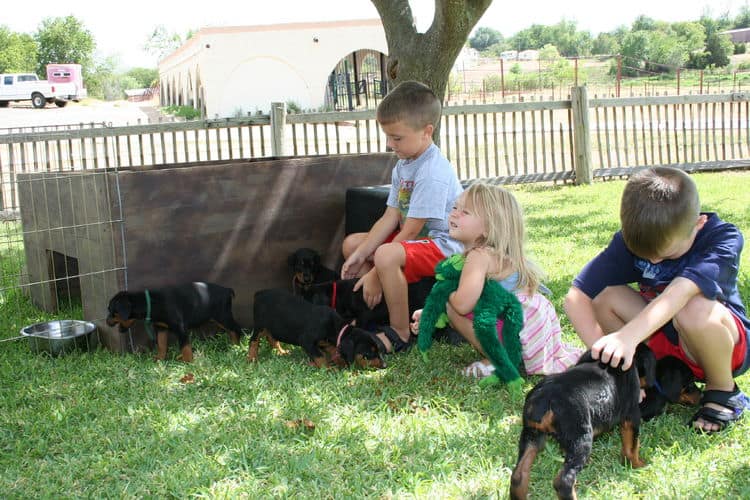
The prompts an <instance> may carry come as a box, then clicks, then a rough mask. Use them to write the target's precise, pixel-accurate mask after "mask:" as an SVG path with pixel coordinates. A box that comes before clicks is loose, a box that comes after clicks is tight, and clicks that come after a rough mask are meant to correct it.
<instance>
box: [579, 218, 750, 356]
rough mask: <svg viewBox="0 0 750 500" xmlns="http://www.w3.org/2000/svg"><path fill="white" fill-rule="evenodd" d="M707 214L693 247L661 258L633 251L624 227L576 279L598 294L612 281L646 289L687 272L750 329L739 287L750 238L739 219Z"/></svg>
mask: <svg viewBox="0 0 750 500" xmlns="http://www.w3.org/2000/svg"><path fill="white" fill-rule="evenodd" d="M705 215H707V216H708V219H707V221H706V224H705V225H704V226H703V228H702V229H701V230H700V231H698V234H697V235H696V237H695V241H694V242H693V246H691V247H690V249H689V250H688V251H687V253H685V255H683V256H682V257H680V258H678V259H670V260H664V261H662V262H659V263H658V264H652V263H651V262H649V261H648V260H645V259H642V258H640V257H638V256H637V255H635V254H633V253H631V252H630V250H628V249H627V247H626V246H625V241H624V240H623V238H622V232H621V231H618V232H617V233H615V235H614V237H613V238H612V241H611V242H610V243H609V246H608V247H607V248H606V249H604V251H603V252H601V253H600V254H599V255H597V256H596V257H594V259H593V260H592V261H591V262H589V263H588V264H586V266H585V267H584V268H583V270H582V271H581V272H580V273H579V274H578V276H576V278H575V279H574V280H573V285H574V286H575V287H577V288H578V289H580V290H581V291H582V292H583V293H585V294H586V295H587V296H588V297H590V298H594V297H596V296H597V295H598V294H599V292H601V291H602V290H604V288H606V287H608V286H615V285H627V284H630V283H637V284H638V286H639V287H640V289H641V291H644V292H655V293H660V292H661V291H663V290H664V288H666V287H667V285H669V284H670V283H671V282H672V280H674V279H675V278H677V277H683V278H687V279H689V280H690V281H692V282H693V283H695V284H696V285H697V286H698V288H700V291H701V293H703V295H704V296H705V297H706V298H708V299H709V300H716V301H718V302H720V303H722V304H724V305H725V306H726V307H727V308H728V309H729V310H730V311H732V313H734V314H735V315H736V316H737V317H738V318H740V320H741V321H742V322H743V323H744V325H745V329H746V330H747V331H750V320H748V318H747V314H746V312H745V306H744V304H743V303H742V298H741V297H740V293H739V290H738V288H737V273H738V272H739V266H740V254H741V253H742V247H743V244H744V238H743V237H742V233H741V232H740V230H739V229H738V228H737V226H735V225H734V224H730V223H729V222H724V221H722V220H721V219H720V218H719V216H718V215H716V214H715V213H705ZM670 340H672V341H673V342H676V339H670Z"/></svg>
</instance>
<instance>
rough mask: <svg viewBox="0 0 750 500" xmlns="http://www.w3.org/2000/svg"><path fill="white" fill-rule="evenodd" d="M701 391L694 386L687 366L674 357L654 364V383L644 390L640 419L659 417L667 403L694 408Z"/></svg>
mask: <svg viewBox="0 0 750 500" xmlns="http://www.w3.org/2000/svg"><path fill="white" fill-rule="evenodd" d="M700 400H701V391H700V389H698V386H697V385H695V375H693V372H692V370H690V368H688V366H687V365H686V364H685V363H683V362H682V361H680V360H679V359H677V358H675V357H674V356H665V357H663V358H661V359H660V360H658V361H657V362H656V382H655V383H654V385H653V387H649V388H648V389H646V397H645V398H643V401H641V404H640V407H641V418H642V419H643V420H651V419H652V418H654V417H656V416H658V415H661V414H662V413H664V410H665V409H666V406H667V403H679V404H683V405H691V406H695V405H697V404H698V403H700Z"/></svg>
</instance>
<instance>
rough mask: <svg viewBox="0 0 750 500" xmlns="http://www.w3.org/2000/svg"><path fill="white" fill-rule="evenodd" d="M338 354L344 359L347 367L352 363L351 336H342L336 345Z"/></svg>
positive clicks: (352, 342) (352, 341)
mask: <svg viewBox="0 0 750 500" xmlns="http://www.w3.org/2000/svg"><path fill="white" fill-rule="evenodd" d="M338 350H339V354H341V357H342V358H344V361H346V364H347V365H350V364H352V362H353V361H354V339H353V338H352V336H351V335H344V337H343V338H342V339H341V342H339V345H338Z"/></svg>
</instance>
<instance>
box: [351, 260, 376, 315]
mask: <svg viewBox="0 0 750 500" xmlns="http://www.w3.org/2000/svg"><path fill="white" fill-rule="evenodd" d="M360 288H361V289H362V298H364V299H365V303H366V304H367V307H369V308H370V309H372V308H374V307H375V306H376V305H378V304H380V301H381V300H383V287H382V285H381V284H380V280H379V279H378V275H377V273H376V272H375V270H374V269H373V270H372V271H370V272H369V273H367V274H365V275H364V276H362V277H361V278H359V281H357V282H356V283H355V284H354V288H353V291H355V292H356V291H357V290H359V289H360Z"/></svg>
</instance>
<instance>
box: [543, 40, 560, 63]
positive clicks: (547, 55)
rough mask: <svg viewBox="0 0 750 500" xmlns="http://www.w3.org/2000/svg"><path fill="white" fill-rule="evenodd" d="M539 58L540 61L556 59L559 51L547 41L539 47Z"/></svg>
mask: <svg viewBox="0 0 750 500" xmlns="http://www.w3.org/2000/svg"><path fill="white" fill-rule="evenodd" d="M539 59H541V60H542V61H556V60H557V59H560V51H558V50H557V47H555V46H554V45H552V44H551V43H548V44H547V45H545V46H544V47H542V48H541V49H539Z"/></svg>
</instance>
